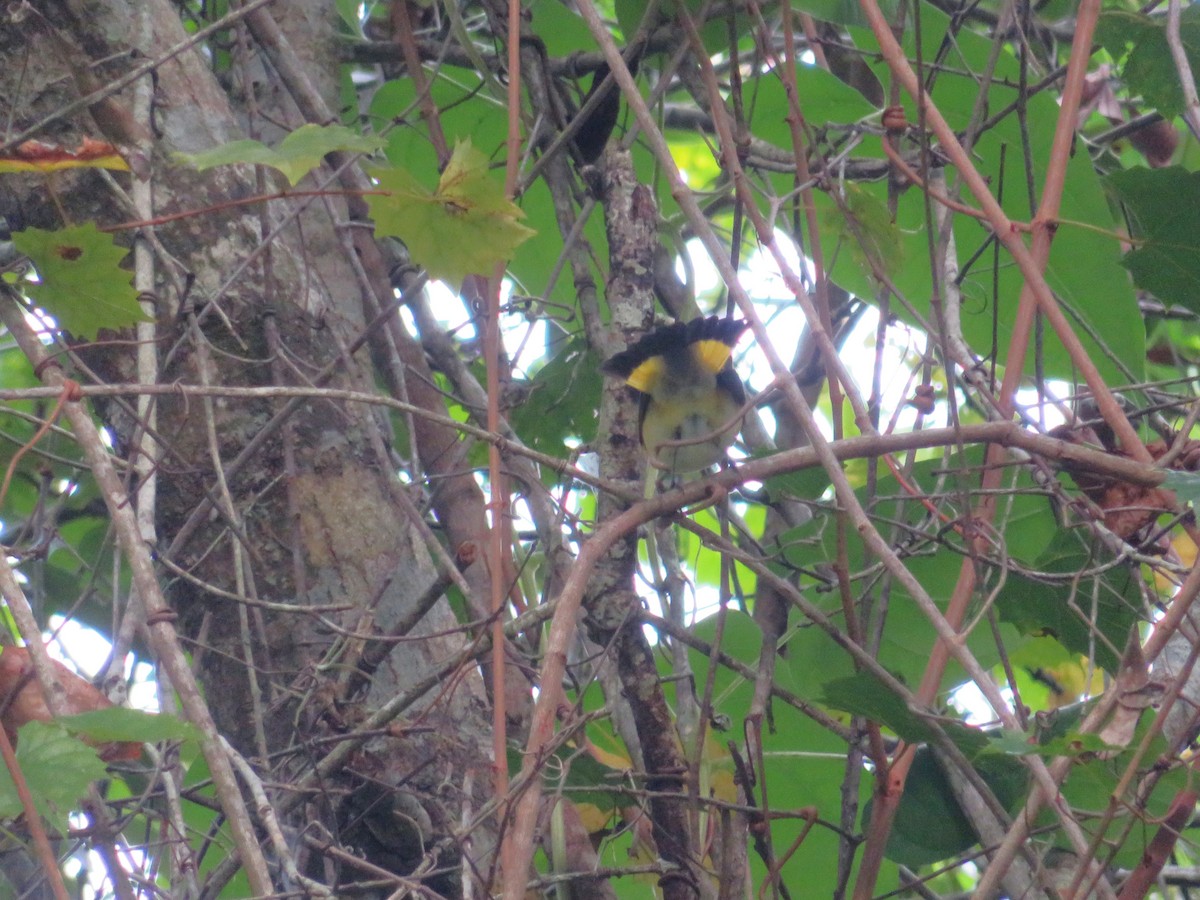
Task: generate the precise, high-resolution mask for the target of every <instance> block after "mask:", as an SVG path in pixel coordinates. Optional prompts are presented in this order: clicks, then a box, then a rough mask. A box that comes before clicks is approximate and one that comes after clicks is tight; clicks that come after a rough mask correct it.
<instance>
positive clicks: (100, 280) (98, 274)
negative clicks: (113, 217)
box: [12, 222, 150, 340]
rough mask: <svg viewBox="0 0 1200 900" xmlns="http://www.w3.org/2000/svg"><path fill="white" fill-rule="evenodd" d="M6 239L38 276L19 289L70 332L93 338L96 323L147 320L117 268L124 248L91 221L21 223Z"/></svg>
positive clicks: (120, 324)
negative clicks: (54, 227)
mask: <svg viewBox="0 0 1200 900" xmlns="http://www.w3.org/2000/svg"><path fill="white" fill-rule="evenodd" d="M12 240H13V244H14V245H15V246H16V248H17V249H18V250H19V251H20V252H21V253H24V254H25V255H26V256H28V257H29V258H30V260H32V261H33V265H34V267H35V268H36V269H37V273H38V278H39V279H40V280H39V281H38V282H37V283H29V284H26V285H24V288H25V292H26V293H27V294H28V295H29V297H30V298H31V299H32V300H33V301H34V302H35V303H36V304H37V305H38V306H40V307H41V308H42V309H44V310H45V311H46V312H48V313H49V314H50V315H52V316H54V318H55V320H56V321H57V322H58V324H59V325H60V326H61V327H62V328H63V329H64V330H65V331H68V332H70V333H71V334H72V335H73V336H75V337H77V338H83V339H85V340H94V339H95V337H96V335H97V334H98V333H99V331H100V329H101V328H111V329H114V330H116V329H118V328H125V327H127V326H129V325H132V324H134V323H135V322H146V321H150V319H149V317H148V316H147V315H146V314H145V313H143V312H142V308H141V306H139V305H138V302H137V296H138V295H137V291H135V290H134V289H133V286H132V284H131V283H130V281H131V280H130V275H129V272H128V271H126V270H124V269H122V268H121V260H123V259H124V258H125V256H126V254H127V253H128V252H129V251H128V250H127V249H125V248H124V247H118V246H117V245H116V244H115V243H114V242H113V239H112V235H109V234H104V233H103V232H101V231H100V230H99V229H97V228H96V226H95V224H94V223H92V222H87V223H85V224H83V225H76V226H73V227H71V228H63V229H60V230H59V231H43V230H42V229H40V228H27V229H26V230H24V231H19V232H16V233H15V234H13V236H12Z"/></svg>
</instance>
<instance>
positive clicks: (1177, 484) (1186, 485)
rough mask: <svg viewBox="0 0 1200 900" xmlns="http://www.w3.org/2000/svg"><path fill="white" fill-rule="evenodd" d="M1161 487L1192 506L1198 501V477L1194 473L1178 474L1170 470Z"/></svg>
mask: <svg viewBox="0 0 1200 900" xmlns="http://www.w3.org/2000/svg"><path fill="white" fill-rule="evenodd" d="M1163 487H1165V488H1166V489H1167V490H1169V491H1174V492H1175V494H1176V496H1178V497H1179V499H1180V500H1183V501H1185V502H1187V503H1192V504H1194V503H1195V502H1196V501H1197V500H1200V475H1198V474H1197V473H1195V472H1178V471H1176V470H1174V469H1172V470H1171V471H1169V472H1167V477H1166V478H1164V479H1163Z"/></svg>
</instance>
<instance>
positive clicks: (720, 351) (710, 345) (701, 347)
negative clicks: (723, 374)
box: [692, 340, 733, 374]
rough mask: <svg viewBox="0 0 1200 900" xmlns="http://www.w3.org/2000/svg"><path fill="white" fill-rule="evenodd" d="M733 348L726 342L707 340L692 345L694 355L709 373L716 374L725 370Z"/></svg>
mask: <svg viewBox="0 0 1200 900" xmlns="http://www.w3.org/2000/svg"><path fill="white" fill-rule="evenodd" d="M732 353H733V348H732V347H730V346H729V345H728V344H726V343H725V342H724V341H716V340H705V341H696V343H694V344H692V355H693V357H694V358H695V360H696V362H698V363H700V365H702V366H703V367H704V368H706V369H707V370H708V371H710V372H712V373H714V374H716V373H717V372H720V371H721V370H722V369H723V368H725V363H727V362H729V357H730V356H731V355H732Z"/></svg>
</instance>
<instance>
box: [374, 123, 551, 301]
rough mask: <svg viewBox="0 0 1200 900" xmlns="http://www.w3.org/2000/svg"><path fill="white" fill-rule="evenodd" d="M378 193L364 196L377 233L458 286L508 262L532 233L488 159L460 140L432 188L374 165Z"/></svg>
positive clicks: (400, 171)
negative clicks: (397, 240) (396, 240)
mask: <svg viewBox="0 0 1200 900" xmlns="http://www.w3.org/2000/svg"><path fill="white" fill-rule="evenodd" d="M371 175H372V177H373V178H375V179H376V181H378V183H379V187H380V189H381V192H382V193H380V194H376V195H372V196H370V197H368V198H367V202H368V204H369V205H370V209H371V215H372V217H373V218H374V219H375V232H376V233H377V234H379V235H380V236H389V237H398V238H400V240H402V241H404V243H405V244H406V245H407V246H408V249H409V252H410V253H411V254H412V256H413V259H415V260H416V261H417V262H418V263H420V264H421V265H423V266H424V267H425V269H426V270H427V271H428V272H429V274H430V276H431V277H433V278H440V279H442V280H443V281H445V282H447V283H448V284H450V285H451V286H453V287H455V288H458V287H459V286H460V285H461V284H462V280H463V279H464V278H465V277H466V276H467V275H471V274H486V273H489V272H491V270H492V269H493V268H495V266H496V265H497V264H499V263H503V262H505V261H507V260H508V259H509V258H510V257H511V256H512V254H513V251H514V250H515V249H516V248H517V247H518V246H519V245H520V244H521V243H522V242H524V241H526V240H528V239H529V238H530V237H531V236H532V235H533V234H534V233H535V232H534V231H533V230H532V229H529V228H526V227H525V226H524V225H522V224H521V223H520V221H519V220H520V219H523V218H524V217H525V214H524V213H523V212H522V211H521V209H520V208H519V207H518V206H516V205H515V204H514V203H513V202H512V201H511V200H509V199H508V198H507V197H505V196H504V189H503V188H502V187H501V186H500V184H499V182H497V181H496V180H495V179H494V178H492V177H491V176H490V175H489V174H488V164H487V159H486V158H485V157H484V155H483V154H482V153H480V152H479V151H478V150H475V149H474V148H473V147H472V146H471V142H470V141H469V140H468V141H462V142H461V143H459V144H458V145H456V146H455V148H454V154H453V156H452V157H451V158H450V162H449V163H448V164H447V165H446V170H445V171H444V172H443V173H442V177H441V179H440V180H439V182H438V186H437V190H436V191H430V190H428V189H427V188H426V187H424V186H423V185H421V184H419V183H418V182H417V181H416V179H414V178H413V176H412V175H411V174H410V173H409V172H407V171H405V170H404V169H396V168H389V169H375V170H373V171H372V172H371Z"/></svg>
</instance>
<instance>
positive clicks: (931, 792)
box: [863, 747, 1028, 867]
mask: <svg viewBox="0 0 1200 900" xmlns="http://www.w3.org/2000/svg"><path fill="white" fill-rule="evenodd" d="M975 768H976V771H978V772H979V774H980V776H981V777H982V778H983V780H984V781H985V782H986V783H987V785H988V787H989V788H991V790H992V793H993V794H995V795H996V799H997V800H999V801H1000V804H1001V805H1002V806H1003V807H1005V809H1008V810H1010V811H1011V810H1013V809H1014V808H1015V807H1016V805H1017V803H1018V801H1019V800H1020V798H1021V797H1022V795H1023V794H1024V792H1025V788H1026V784H1027V782H1028V777H1027V774H1026V771H1025V767H1024V766H1023V765H1022V764H1021V762H1020V761H1019V760H1017V759H1015V758H1014V757H1011V756H1002V755H999V754H996V755H991V756H983V757H981V758H980V759H979V760H977V761H976V765H975ZM870 812H871V804H869V803H868V804H867V805H865V806H864V807H863V821H864V822H866V821H869V819H870ZM978 841H979V838H978V837H977V836H976V835H975V829H973V828H972V827H971V823H970V822H969V821H968V820H967V817H966V816H965V815H963V813H962V810H961V809H960V808H959V805H958V801H957V800H956V799H955V796H954V791H953V789H952V788H951V787H950V784H949V782H948V781H947V780H946V775H945V773H944V772H943V771H942V767H941V766H940V765H938V762H937V759H936V758H935V756H934V754H933V752H932V751H931V750H930V749H929V748H928V747H921V748H919V749H918V750H917V751H916V756H915V757H914V758H913V764H912V768H911V769H910V770H909V773H908V780H907V781H906V782H905V784H904V794H903V796H901V798H900V806H899V808H898V809H897V811H896V821H895V825H894V826H893V828H892V831H891V835H890V836H889V837H888V846H887V856H888V859H890V860H892V861H893V862H897V863H900V864H902V865H906V866H911V867H915V866H923V865H928V864H930V863H935V862H938V861H940V860H943V859H950V858H951V857H954V856H957V855H958V854H960V853H962V852H963V851H965V850H967V849H968V848H969V847H972V846H974V845H975V844H976V843H978Z"/></svg>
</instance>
